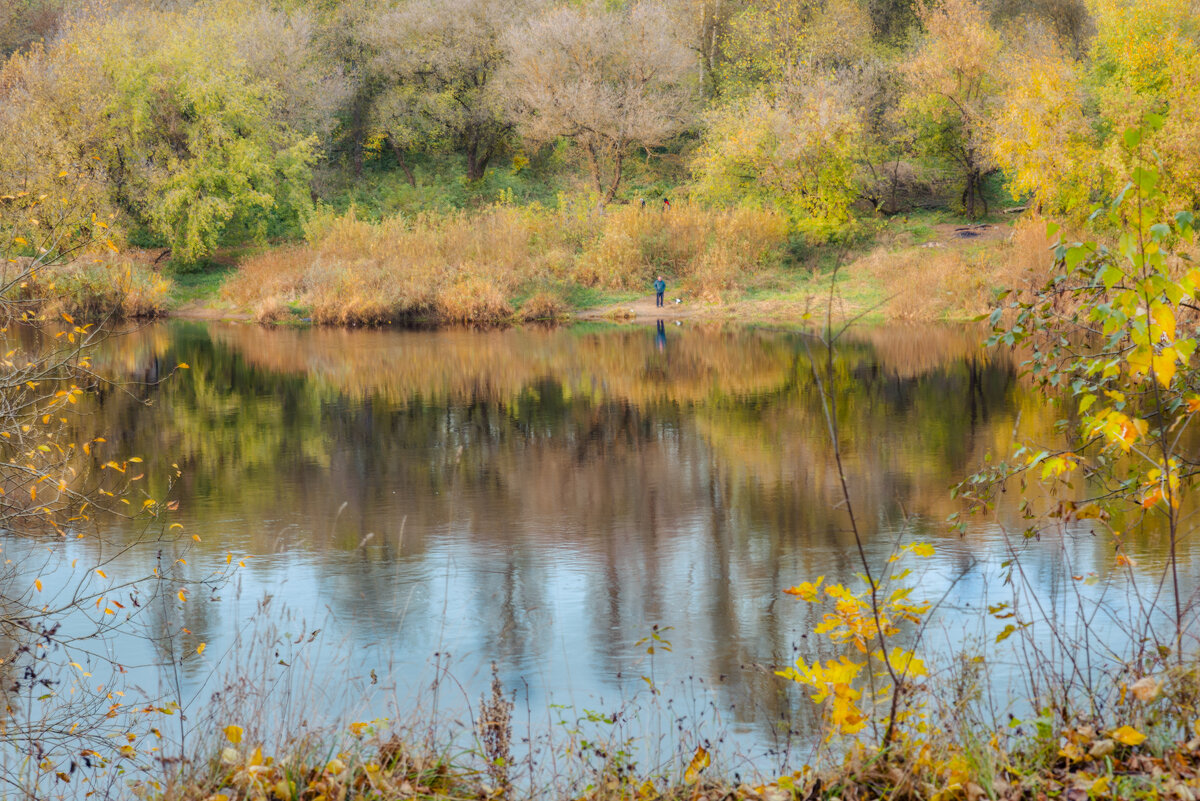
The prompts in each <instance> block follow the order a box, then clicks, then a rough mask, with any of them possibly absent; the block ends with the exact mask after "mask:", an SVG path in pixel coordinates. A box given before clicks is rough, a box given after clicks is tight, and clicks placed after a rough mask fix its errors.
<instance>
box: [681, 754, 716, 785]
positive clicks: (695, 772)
mask: <svg viewBox="0 0 1200 801" xmlns="http://www.w3.org/2000/svg"><path fill="white" fill-rule="evenodd" d="M711 762H712V758H711V757H709V755H708V751H705V750H704V746H702V745H700V746H696V753H695V755H694V756H692V761H691V762H689V763H688V766H687V771H685V772H684V774H683V780H684V781H685V782H687V783H688V784H695V782H696V780H697V779H699V778H700V774H701V772H703V770H704V769H705V768H707V767H708V766H709V764H710V763H711Z"/></svg>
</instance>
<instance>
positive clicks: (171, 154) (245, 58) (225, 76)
mask: <svg viewBox="0 0 1200 801" xmlns="http://www.w3.org/2000/svg"><path fill="white" fill-rule="evenodd" d="M259 8H261V7H260V6H258V5H257V4H254V3H251V2H249V0H247V2H234V0H229V1H228V2H217V3H210V4H205V6H204V7H200V8H196V9H193V10H191V11H188V12H155V11H148V10H145V9H142V10H139V11H136V12H134V11H126V12H118V13H115V14H113V15H110V16H106V17H83V18H80V19H78V20H77V21H75V22H73V23H72V24H71V25H69V26H68V27H67V28H66V29H65V30H64V31H63V33H62V35H61V37H60V40H59V41H58V42H57V43H56V44H54V45H52V46H50V47H48V48H47V49H45V50H38V51H36V52H33V53H30V54H28V55H27V56H26V57H22V58H20V60H19V61H17V62H16V63H10V64H9V65H8V66H6V67H5V70H4V73H5V77H4V79H3V80H2V81H0V84H2V85H3V88H2V89H0V91H3V92H4V93H5V94H6V95H7V96H9V97H11V98H14V99H18V100H20V101H21V103H22V105H21V107H20V108H19V109H16V110H14V111H13V112H11V114H13V115H14V116H15V117H17V118H19V119H21V120H22V121H23V122H24V123H28V124H30V125H32V126H34V128H36V129H38V130H41V131H42V132H43V133H44V134H45V141H44V142H41V143H33V147H32V148H25V147H21V146H15V147H11V148H10V147H3V148H0V151H2V152H0V175H5V174H7V175H8V176H9V179H10V181H12V182H15V183H18V184H21V185H27V186H30V187H31V188H38V186H39V182H41V183H42V184H44V182H45V181H46V180H56V178H55V176H57V175H58V174H59V173H63V174H66V175H75V174H78V173H80V172H81V171H87V170H92V171H96V170H99V171H101V172H102V174H103V183H104V187H105V189H106V195H107V197H106V199H105V202H106V203H107V204H111V206H113V207H115V208H116V209H117V210H119V211H120V212H122V213H123V214H124V215H125V216H126V217H127V219H129V220H131V221H133V223H134V224H135V225H139V226H142V227H144V228H146V229H148V230H150V231H152V232H154V233H155V234H157V235H158V236H160V237H162V239H163V240H164V241H165V242H166V243H167V244H168V245H169V246H170V248H171V249H172V251H173V254H174V256H175V257H176V258H177V259H179V260H180V261H183V262H188V261H195V260H196V259H198V258H200V257H202V256H204V255H205V254H207V253H209V252H211V251H212V250H213V249H214V248H215V247H217V245H218V244H219V243H220V242H221V241H222V240H223V238H224V237H226V236H227V234H228V233H229V232H230V231H231V230H236V231H239V232H240V234H241V235H250V236H261V235H263V234H265V233H266V232H267V230H268V228H269V227H270V226H271V225H284V226H288V225H291V226H294V225H295V223H296V221H297V220H298V219H299V217H300V216H301V215H302V214H303V213H304V210H305V209H306V208H307V206H308V205H309V204H310V202H311V199H310V190H309V182H310V170H311V165H312V163H313V160H314V156H315V149H314V148H315V140H314V139H313V138H312V137H310V136H308V135H306V134H305V133H304V132H303V131H302V130H297V129H296V128H294V127H293V124H295V125H298V126H303V127H308V128H311V129H313V130H321V129H322V128H323V127H324V128H326V129H327V128H328V123H327V122H322V121H321V119H320V118H321V117H322V116H324V117H326V118H328V110H326V111H324V112H322V111H320V106H319V105H318V103H317V101H316V100H314V99H312V98H313V97H316V96H324V95H326V94H329V92H328V87H327V86H324V85H323V84H322V83H321V81H320V80H317V79H312V80H310V79H309V78H307V77H306V76H309V75H311V74H312V73H311V72H307V71H306V70H305V69H304V64H303V63H302V62H301V63H298V62H297V60H296V59H295V58H293V56H294V49H293V50H289V47H290V46H291V45H294V44H296V42H297V40H298V39H299V38H302V37H303V36H304V32H303V31H302V30H299V31H297V30H289V28H288V26H287V25H285V24H280V20H279V19H278V18H277V17H270V16H266V17H260V18H258V21H257V22H255V17H254V16H253V15H252V14H250V13H249V12H252V11H255V10H257V9H259ZM230 19H239V20H241V21H242V23H243V24H244V25H245V23H247V22H250V23H251V24H249V25H245V26H244V27H237V26H232V25H230V24H228V21H229V20H230ZM255 30H257V31H259V32H260V33H261V34H262V36H261V41H258V42H257V43H254V41H253V40H251V41H246V40H243V39H240V38H239V34H242V33H246V32H248V31H255ZM297 34H298V35H297ZM265 40H270V41H269V42H268V41H265ZM285 86H287V87H288V88H287V89H285V88H284V87H285ZM306 93H307V95H308V96H309V99H308V100H307V101H304V103H305V106H306V107H305V108H304V109H303V110H295V111H294V110H292V107H291V106H292V101H296V102H300V100H299V98H303V97H304V95H305V94H306ZM8 138H14V141H15V140H16V139H28V136H27V135H26V134H25V133H24V132H23V131H22V130H21V129H20V128H18V129H17V130H11V129H10V130H7V131H4V132H0V139H8ZM41 191H45V187H44V186H41Z"/></svg>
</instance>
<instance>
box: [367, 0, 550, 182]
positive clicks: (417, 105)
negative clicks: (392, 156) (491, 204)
mask: <svg viewBox="0 0 1200 801" xmlns="http://www.w3.org/2000/svg"><path fill="white" fill-rule="evenodd" d="M534 3H535V0H406V2H403V3H401V4H399V5H397V6H395V7H393V8H391V9H389V10H388V11H386V12H385V13H383V14H382V15H380V16H379V17H377V18H374V19H370V20H367V21H366V24H367V28H366V30H365V32H364V34H363V38H364V40H365V41H366V42H368V43H369V44H370V45H371V46H372V47H373V50H374V53H375V56H374V58H373V60H372V64H371V69H372V71H373V74H374V75H375V76H376V77H377V79H378V80H379V82H380V89H381V92H380V96H379V97H378V99H377V100H376V102H375V115H376V117H375V118H376V120H377V123H378V124H379V126H380V127H381V129H382V130H383V131H384V132H386V134H387V136H388V138H389V139H390V140H391V142H392V145H393V147H394V148H395V149H397V155H398V156H399V157H401V158H403V152H402V151H403V149H406V148H410V147H413V146H416V145H427V144H435V143H438V142H445V143H446V144H448V145H449V146H451V147H453V148H455V149H457V150H459V151H461V152H462V153H463V154H464V155H465V156H466V159H467V178H468V179H469V180H472V181H477V180H479V179H480V178H482V177H483V174H484V172H485V170H487V167H488V164H489V163H490V162H491V161H492V159H493V158H495V157H496V156H497V155H498V154H499V153H501V152H502V151H503V150H504V148H505V147H506V145H507V144H508V139H509V136H510V134H511V133H512V129H513V125H512V123H511V122H510V120H509V119H508V118H507V115H506V114H505V110H504V107H503V103H502V100H501V98H500V95H499V93H498V91H497V86H496V80H495V79H496V75H497V73H498V71H499V70H500V69H501V67H502V66H503V65H504V63H505V51H504V47H503V45H502V44H501V39H502V37H503V35H504V32H505V31H506V30H507V28H508V27H509V26H510V25H512V24H515V23H517V22H519V21H520V20H521V19H523V18H524V17H525V16H527V14H528V12H529V9H530V8H531V7H533V6H534Z"/></svg>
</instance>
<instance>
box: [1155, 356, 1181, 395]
mask: <svg viewBox="0 0 1200 801" xmlns="http://www.w3.org/2000/svg"><path fill="white" fill-rule="evenodd" d="M1177 358H1178V355H1177V354H1176V353H1175V349H1174V348H1163V352H1162V353H1160V354H1158V355H1156V356H1155V357H1154V358H1153V359H1151V360H1150V364H1151V365H1152V366H1153V367H1154V377H1155V378H1157V379H1158V383H1160V384H1162V385H1163V386H1164V387H1169V386H1171V379H1172V378H1174V377H1175V363H1176V361H1177Z"/></svg>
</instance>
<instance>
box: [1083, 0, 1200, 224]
mask: <svg viewBox="0 0 1200 801" xmlns="http://www.w3.org/2000/svg"><path fill="white" fill-rule="evenodd" d="M1093 8H1094V11H1095V22H1096V29H1097V35H1096V41H1095V44H1094V46H1093V51H1092V61H1093V64H1092V69H1093V75H1092V85H1093V96H1094V97H1095V100H1096V103H1097V105H1098V107H1099V117H1100V126H1099V127H1100V128H1101V129H1102V130H1104V131H1106V132H1108V135H1107V136H1106V137H1105V140H1104V143H1103V147H1102V150H1101V154H1100V155H1101V159H1100V163H1101V164H1102V165H1103V166H1104V167H1105V168H1106V169H1107V170H1108V171H1109V172H1110V173H1111V174H1112V175H1115V176H1119V175H1124V174H1126V173H1127V172H1128V170H1129V168H1130V166H1131V164H1132V162H1131V161H1130V159H1131V156H1130V153H1129V151H1128V149H1127V147H1126V143H1125V142H1124V141H1123V139H1122V137H1121V136H1120V135H1119V133H1120V132H1121V131H1124V130H1127V129H1128V128H1131V127H1138V128H1143V127H1144V128H1145V135H1146V144H1147V146H1148V147H1149V148H1150V149H1151V150H1152V151H1153V152H1154V153H1156V154H1157V157H1158V158H1159V159H1160V160H1161V162H1160V163H1161V165H1162V166H1161V169H1160V173H1161V184H1160V189H1161V190H1162V191H1163V192H1164V193H1165V197H1166V199H1167V207H1168V208H1170V209H1172V210H1180V209H1195V208H1197V207H1198V206H1200V17H1198V16H1197V13H1196V11H1197V9H1196V4H1195V3H1193V2H1185V3H1180V2H1173V1H1172V0H1147V1H1146V2H1126V0H1099V1H1098V2H1096V3H1095V4H1094V6H1093ZM1151 115H1154V116H1157V117H1161V118H1162V124H1161V125H1154V126H1145V125H1144V123H1145V121H1146V120H1147V119H1148V117H1149V116H1151Z"/></svg>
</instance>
